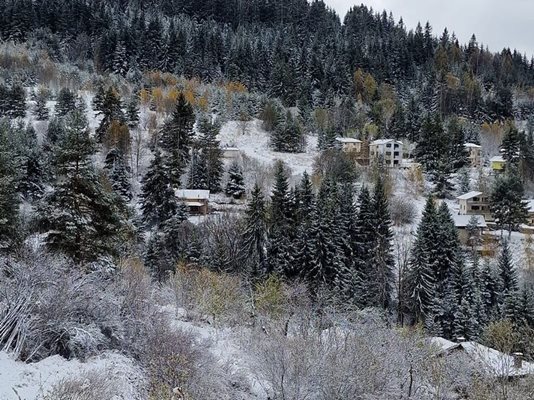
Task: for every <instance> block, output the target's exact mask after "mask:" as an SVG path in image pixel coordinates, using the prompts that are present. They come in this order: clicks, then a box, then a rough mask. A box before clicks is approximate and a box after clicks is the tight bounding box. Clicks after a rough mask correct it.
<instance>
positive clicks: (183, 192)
mask: <svg viewBox="0 0 534 400" xmlns="http://www.w3.org/2000/svg"><path fill="white" fill-rule="evenodd" d="M175 194H176V197H178V198H179V199H197V200H208V199H209V198H210V191H209V190H197V189H177V190H176V191H175Z"/></svg>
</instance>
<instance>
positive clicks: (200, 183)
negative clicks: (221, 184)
mask: <svg viewBox="0 0 534 400" xmlns="http://www.w3.org/2000/svg"><path fill="white" fill-rule="evenodd" d="M187 188H188V189H203V190H207V189H209V187H208V171H207V167H206V160H205V159H204V158H203V157H202V156H201V155H200V153H199V151H198V150H197V149H193V150H192V152H191V162H190V163H189V174H188V177H187Z"/></svg>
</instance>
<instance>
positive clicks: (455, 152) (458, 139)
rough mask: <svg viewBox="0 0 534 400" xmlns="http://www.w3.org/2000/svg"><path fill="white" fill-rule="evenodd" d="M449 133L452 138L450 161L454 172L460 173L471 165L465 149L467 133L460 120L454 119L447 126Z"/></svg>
mask: <svg viewBox="0 0 534 400" xmlns="http://www.w3.org/2000/svg"><path fill="white" fill-rule="evenodd" d="M447 133H448V136H449V138H450V141H451V144H450V155H449V157H450V160H451V164H452V171H458V170H459V169H461V168H464V167H466V166H468V165H469V154H468V152H467V149H466V147H465V132H464V129H463V127H462V126H461V125H460V121H459V120H458V118H456V117H453V118H451V119H450V120H449V123H448V125H447Z"/></svg>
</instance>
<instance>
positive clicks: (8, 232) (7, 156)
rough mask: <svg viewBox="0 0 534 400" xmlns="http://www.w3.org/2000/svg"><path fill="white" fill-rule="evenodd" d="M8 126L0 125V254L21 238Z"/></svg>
mask: <svg viewBox="0 0 534 400" xmlns="http://www.w3.org/2000/svg"><path fill="white" fill-rule="evenodd" d="M6 128H7V126H6V125H4V124H2V125H0V254H1V253H4V252H6V251H10V250H12V248H13V247H14V246H15V245H16V244H17V241H18V236H19V227H20V224H19V199H18V196H17V193H16V191H15V180H16V176H15V168H14V167H15V166H14V163H13V154H12V152H11V149H10V147H9V145H8V140H7V139H8V138H7V133H8V132H7V129H6Z"/></svg>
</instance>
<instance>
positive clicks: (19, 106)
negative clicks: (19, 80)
mask: <svg viewBox="0 0 534 400" xmlns="http://www.w3.org/2000/svg"><path fill="white" fill-rule="evenodd" d="M8 96H9V97H8V101H9V103H8V111H7V115H8V117H10V118H24V117H25V116H26V92H25V91H24V88H23V87H22V86H21V85H20V84H15V85H13V86H12V87H11V90H10V91H9V95H8Z"/></svg>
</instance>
